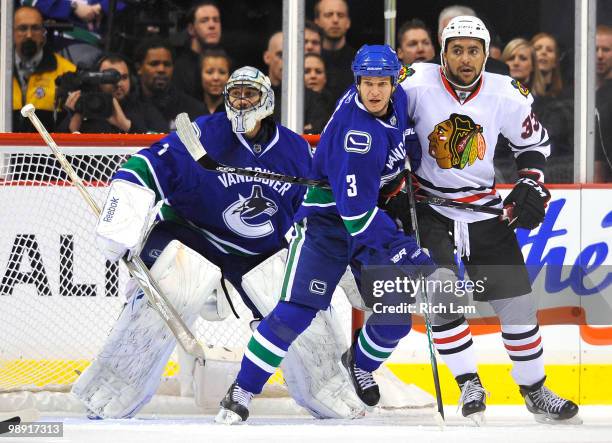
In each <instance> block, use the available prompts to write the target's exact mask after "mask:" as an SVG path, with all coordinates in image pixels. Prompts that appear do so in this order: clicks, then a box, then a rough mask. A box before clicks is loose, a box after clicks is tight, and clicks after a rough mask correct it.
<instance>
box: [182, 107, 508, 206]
mask: <svg viewBox="0 0 612 443" xmlns="http://www.w3.org/2000/svg"><path fill="white" fill-rule="evenodd" d="M174 122H175V124H176V134H177V135H178V136H179V139H180V140H181V142H182V143H183V145H185V148H187V151H188V152H189V154H190V155H191V157H192V158H193V159H194V160H195V161H197V162H198V164H199V165H200V166H202V167H203V168H204V169H207V170H209V171H216V172H219V173H227V174H236V175H241V176H245V177H254V178H264V179H269V180H276V181H279V182H283V183H291V184H293V185H305V186H314V187H316V188H322V189H331V186H330V185H329V183H327V182H325V181H321V180H313V179H308V178H302V177H294V176H292V175H283V174H278V173H276V172H261V171H254V170H252V169H246V168H237V167H234V166H227V165H222V164H221V163H218V162H217V161H216V160H214V159H213V158H212V157H211V156H210V155H208V153H207V152H206V149H205V148H204V146H202V143H201V142H200V139H199V138H198V136H197V134H196V132H195V130H194V127H193V125H192V123H191V120H190V119H189V116H188V115H187V114H186V113H181V114H179V115H177V116H176V120H175V121H174ZM418 203H419V204H429V205H434V206H446V207H448V208H455V209H463V210H465V211H471V212H484V213H485V214H493V215H499V216H502V217H506V209H499V208H489V207H487V206H480V205H474V204H471V203H462V202H457V201H454V200H450V199H448V198H443V197H432V196H422V197H419V201H418Z"/></svg>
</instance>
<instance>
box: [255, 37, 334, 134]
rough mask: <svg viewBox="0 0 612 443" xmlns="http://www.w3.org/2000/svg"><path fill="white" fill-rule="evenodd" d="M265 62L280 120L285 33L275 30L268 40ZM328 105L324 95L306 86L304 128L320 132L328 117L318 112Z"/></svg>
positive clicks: (275, 115) (275, 114) (277, 117)
mask: <svg viewBox="0 0 612 443" xmlns="http://www.w3.org/2000/svg"><path fill="white" fill-rule="evenodd" d="M263 60H264V63H265V64H266V65H267V66H268V78H269V79H270V83H271V84H272V91H274V101H275V104H274V113H273V114H272V117H273V118H274V120H275V121H277V122H280V121H281V116H282V110H281V107H282V99H281V95H282V85H281V82H282V81H283V33H282V32H280V31H279V32H275V33H274V34H272V36H271V37H270V39H269V40H268V48H267V49H266V51H265V52H264V54H263ZM325 107H326V105H325V103H324V99H323V98H322V96H321V95H320V94H318V93H316V92H314V91H312V90H310V89H308V88H304V128H308V131H310V132H317V133H318V132H320V131H321V130H323V126H324V125H325V123H326V121H327V120H326V117H325V116H324V115H321V114H319V113H318V110H320V109H325Z"/></svg>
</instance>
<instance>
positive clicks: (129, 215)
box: [96, 180, 156, 262]
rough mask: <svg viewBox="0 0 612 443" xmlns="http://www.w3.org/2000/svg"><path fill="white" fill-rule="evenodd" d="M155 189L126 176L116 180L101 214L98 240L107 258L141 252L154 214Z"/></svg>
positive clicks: (114, 259)
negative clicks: (130, 180) (124, 178)
mask: <svg viewBox="0 0 612 443" xmlns="http://www.w3.org/2000/svg"><path fill="white" fill-rule="evenodd" d="M154 205H155V193H154V192H153V191H152V190H150V189H148V188H145V187H142V186H139V185H136V184H134V183H131V182H128V181H125V180H113V181H112V183H111V186H110V189H109V191H108V197H107V198H106V203H105V204H104V208H103V209H102V212H101V213H100V216H99V217H98V224H97V226H96V242H97V244H98V246H99V248H100V250H101V251H102V254H104V257H106V259H107V260H110V261H112V262H115V261H117V260H119V259H120V258H121V257H123V256H124V255H125V254H126V252H129V254H128V259H129V258H131V257H132V256H133V255H138V253H139V251H140V248H141V247H142V241H143V240H144V235H145V233H146V231H147V229H148V227H149V222H150V221H152V218H154V215H155V212H156V211H152V209H153V207H154Z"/></svg>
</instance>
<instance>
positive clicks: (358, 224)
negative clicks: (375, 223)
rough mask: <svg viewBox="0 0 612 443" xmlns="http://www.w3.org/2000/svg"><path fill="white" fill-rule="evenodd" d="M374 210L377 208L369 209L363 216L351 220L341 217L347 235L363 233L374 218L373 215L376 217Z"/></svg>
mask: <svg viewBox="0 0 612 443" xmlns="http://www.w3.org/2000/svg"><path fill="white" fill-rule="evenodd" d="M376 209H377V208H374V209H370V210H369V211H368V212H366V213H365V214H362V215H360V216H357V217H351V218H345V217H342V221H343V222H344V226H345V227H346V230H347V231H348V232H349V234H351V235H357V234H360V233H361V232H362V231H364V230H365V229H366V228H367V227H368V225H369V224H370V222H371V221H372V219H373V218H374V215H376Z"/></svg>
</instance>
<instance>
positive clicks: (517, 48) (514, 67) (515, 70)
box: [501, 38, 544, 95]
mask: <svg viewBox="0 0 612 443" xmlns="http://www.w3.org/2000/svg"><path fill="white" fill-rule="evenodd" d="M501 59H502V61H503V62H504V63H506V64H507V65H508V68H509V69H510V77H512V78H513V79H515V80H518V81H520V82H521V84H522V85H524V86H525V87H527V88H528V89H530V90H531V92H532V94H533V95H539V93H540V92H541V91H543V89H544V82H543V80H542V75H541V74H540V71H539V70H537V69H536V55H535V51H534V50H533V47H532V46H531V44H530V43H529V42H528V41H527V40H525V39H524V38H515V39H514V40H510V41H509V42H508V44H507V45H506V47H505V48H504V51H503V53H502V57H501Z"/></svg>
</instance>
